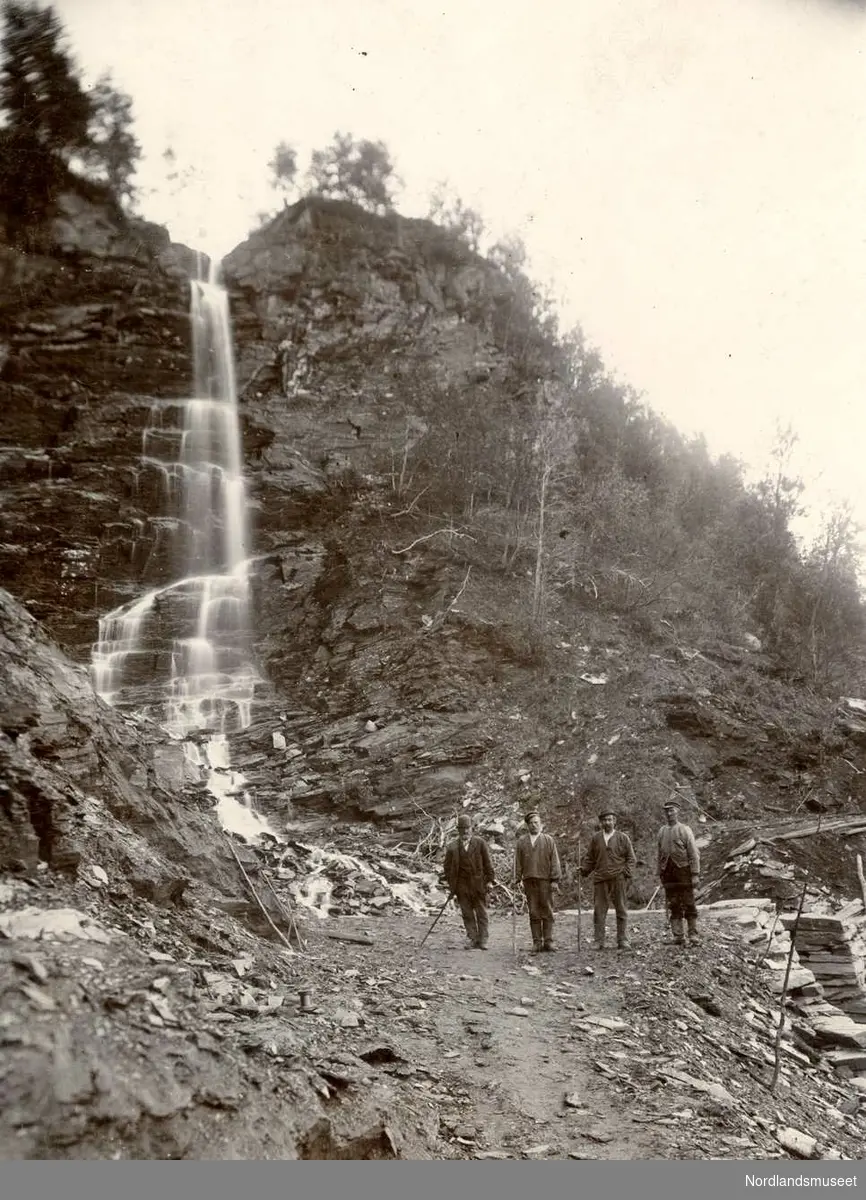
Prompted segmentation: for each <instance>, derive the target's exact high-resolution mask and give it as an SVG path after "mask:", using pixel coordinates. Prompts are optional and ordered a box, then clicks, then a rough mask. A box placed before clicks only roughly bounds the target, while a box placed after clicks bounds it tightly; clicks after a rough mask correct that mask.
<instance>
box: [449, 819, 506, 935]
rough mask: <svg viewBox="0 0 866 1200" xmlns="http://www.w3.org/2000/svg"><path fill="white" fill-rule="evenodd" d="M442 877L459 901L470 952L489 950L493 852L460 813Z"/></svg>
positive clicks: (493, 877) (469, 821)
mask: <svg viewBox="0 0 866 1200" xmlns="http://www.w3.org/2000/svg"><path fill="white" fill-rule="evenodd" d="M442 873H443V875H444V876H445V879H446V881H447V883H448V888H449V890H450V891H451V892H452V893H453V894H454V895H455V896H456V897H457V903H458V904H459V906H460V915H461V917H462V918H463V928H464V929H465V930H466V936H467V938H468V939H469V948H470V949H476V950H486V949H487V939H488V936H489V933H488V916H487V892H488V891H489V889H490V888H491V887H492V886H493V883H494V882H495V879H496V877H495V875H494V873H493V863H492V861H491V859H490V848H489V847H488V845H487V843H486V842H485V840H484V838H481V837H478V836H477V835H476V834H473V832H472V818H471V817H470V816H469V815H468V813H461V814H460V816H459V817H458V818H457V837H456V838H454V839H453V841H450V842H449V843H448V845H447V846H446V848H445V864H444V866H443V868H442Z"/></svg>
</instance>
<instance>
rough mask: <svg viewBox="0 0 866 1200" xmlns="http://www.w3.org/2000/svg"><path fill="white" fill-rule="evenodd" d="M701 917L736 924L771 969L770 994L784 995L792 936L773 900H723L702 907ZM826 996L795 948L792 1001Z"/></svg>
mask: <svg viewBox="0 0 866 1200" xmlns="http://www.w3.org/2000/svg"><path fill="white" fill-rule="evenodd" d="M701 915H702V916H706V917H713V916H715V917H722V918H724V919H725V920H726V921H727V922H729V923H730V924H731V925H733V926H734V928H735V929H736V930H737V932H738V933H739V935H740V937H741V938H742V940H743V942H744V943H745V944H746V945H747V946H748V947H749V949H750V950H752V951H753V952H755V953H757V954H759V955H760V956H761V965H762V966H764V967H766V968H767V970H768V977H767V980H766V982H767V984H768V986H769V988H770V991H771V992H773V994H774V995H776V996H779V995H781V994H782V988H783V987H784V984H785V971H786V970H787V967H788V955H789V954H790V952H791V937H790V934H789V933H788V930H787V929H786V928H785V924H784V921H783V919H782V918H781V917H777V916H776V905H775V903H774V901H773V900H771V899H769V898H762V899H751V898H749V899H742V900H719V901H717V902H716V903H715V904H707V905H702V906H701ZM822 994H823V993H822V990H821V986H820V984H819V983H817V981H816V979H815V975H814V973H813V972H812V971H811V970H810V969H809V968H808V967H806V966H804V965H803V963H802V962H801V961H800V957H799V955H798V953H797V950H796V949H795V950H794V955H793V958H792V960H791V974H790V976H789V977H788V996H789V997H791V998H792V999H797V998H806V997H816V998H817V997H820V996H821V995H822Z"/></svg>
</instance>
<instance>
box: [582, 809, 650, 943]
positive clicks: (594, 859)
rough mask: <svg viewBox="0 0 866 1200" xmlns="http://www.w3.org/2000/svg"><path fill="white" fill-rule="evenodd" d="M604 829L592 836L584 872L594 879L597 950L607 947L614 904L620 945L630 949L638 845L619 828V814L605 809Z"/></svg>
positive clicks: (600, 819) (602, 824) (584, 875)
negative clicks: (630, 893)
mask: <svg viewBox="0 0 866 1200" xmlns="http://www.w3.org/2000/svg"><path fill="white" fill-rule="evenodd" d="M598 819H599V821H600V822H601V829H600V830H599V831H598V832H597V833H594V834H593V835H592V838H591V839H590V842H589V846H588V848H587V851H586V854H585V855H584V859H583V862H582V863H581V867H580V873H581V875H582V876H583V877H584V879H585V878H586V877H587V876H588V875H591V876H592V880H593V925H594V934H595V948H596V950H603V949H604V939H605V925H606V923H607V910H608V908H610V906H611V905H613V908H614V911H615V912H616V944H617V947H618V949H620V950H630V949H631V946H630V945H629V941H628V909H627V908H626V903H625V899H626V892H627V890H628V881H629V879H631V874H632V871H633V870H634V866H635V862H636V861H637V860H636V858H635V853H634V847H633V846H632V844H631V838H630V837H629V836H628V834H626V833H622V832H620V830H618V829H617V828H616V813H614V812H613V811H612V810H611V809H609V808H605V809H602V811H601V812H600V813H599V814H598Z"/></svg>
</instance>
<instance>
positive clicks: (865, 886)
mask: <svg viewBox="0 0 866 1200" xmlns="http://www.w3.org/2000/svg"><path fill="white" fill-rule="evenodd" d="M857 878H858V879H859V880H860V895H861V896H862V897H863V911H864V912H866V875H864V874H863V858H862V856H861V855H860V854H858V855H857Z"/></svg>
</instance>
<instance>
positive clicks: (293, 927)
mask: <svg viewBox="0 0 866 1200" xmlns="http://www.w3.org/2000/svg"><path fill="white" fill-rule="evenodd" d="M262 879H264V881H265V883H266V884H267V885H268V891H269V892H270V893H271V895H272V896H273V898H274V900H275V901H276V905H277V908H278V909H279V912H280V915H281V916H282V918H283V920H284V921H285V922H286V925H287V926H288V927H289V933H294V935H295V938H296V940H297V943H298V945H299V946H302V947H303V948H304V949H306V946H307V943H306V942H305V941H304V939H303V938H302V937H301V931H300V929H298V926H297V922H296V921H295V917H294V914H293V913H292V911H291V909H290V908H286V906H285V905H284V904H283V902H282V900H281V899H280V898H279V896H278V895H277V893H276V890H275V889H274V885H273V884H272V883H271V881H270V878H269V877H268V876H267V875H266V874H265V872H264V871H262Z"/></svg>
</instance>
